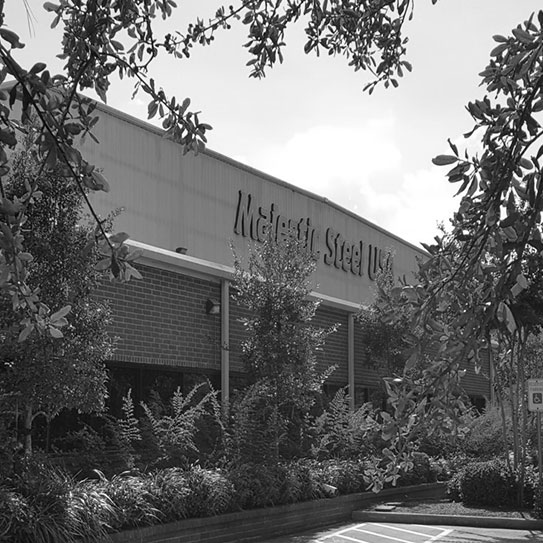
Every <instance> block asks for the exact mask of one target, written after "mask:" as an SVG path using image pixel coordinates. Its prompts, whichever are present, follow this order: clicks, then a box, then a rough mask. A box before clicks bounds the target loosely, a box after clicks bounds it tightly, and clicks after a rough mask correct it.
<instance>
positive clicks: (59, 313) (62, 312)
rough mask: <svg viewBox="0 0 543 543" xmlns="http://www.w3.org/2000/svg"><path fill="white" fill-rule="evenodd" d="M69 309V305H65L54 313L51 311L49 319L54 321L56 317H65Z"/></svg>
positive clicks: (70, 308)
mask: <svg viewBox="0 0 543 543" xmlns="http://www.w3.org/2000/svg"><path fill="white" fill-rule="evenodd" d="M71 310H72V306H71V305H65V306H64V307H62V308H61V309H59V310H58V311H57V312H56V313H53V314H52V315H51V318H50V320H52V321H56V320H58V319H61V318H62V317H65V316H66V315H67V314H68V313H69V312H70V311H71Z"/></svg>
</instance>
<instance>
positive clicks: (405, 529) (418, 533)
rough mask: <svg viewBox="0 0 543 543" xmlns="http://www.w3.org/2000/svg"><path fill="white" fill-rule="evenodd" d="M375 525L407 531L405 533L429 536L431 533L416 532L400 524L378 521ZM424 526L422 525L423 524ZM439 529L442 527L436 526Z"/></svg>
mask: <svg viewBox="0 0 543 543" xmlns="http://www.w3.org/2000/svg"><path fill="white" fill-rule="evenodd" d="M375 526H380V527H381V528H393V529H394V530H398V531H400V532H405V533H408V534H413V535H422V536H428V535H430V534H426V533H424V532H415V531H414V530H408V529H407V528H400V527H399V526H393V525H391V524H378V523H377V522H376V523H375ZM413 526H416V524H414V525H413ZM421 527H422V526H421ZM436 529H437V530H442V528H436Z"/></svg>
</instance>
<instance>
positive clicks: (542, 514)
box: [533, 486, 543, 519]
mask: <svg viewBox="0 0 543 543" xmlns="http://www.w3.org/2000/svg"><path fill="white" fill-rule="evenodd" d="M533 514H534V516H535V517H536V518H541V519H543V487H542V486H538V487H537V488H536V489H535V492H534V506H533Z"/></svg>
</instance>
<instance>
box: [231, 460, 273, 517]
mask: <svg viewBox="0 0 543 543" xmlns="http://www.w3.org/2000/svg"><path fill="white" fill-rule="evenodd" d="M229 475H230V480H231V481H232V483H233V485H234V488H235V492H236V496H237V501H238V504H239V506H240V508H241V509H252V508H256V507H266V506H269V505H277V504H278V503H279V502H280V499H279V496H280V488H279V481H278V477H277V469H276V467H274V466H269V465H266V464H241V465H238V466H234V467H233V468H231V469H230V470H229Z"/></svg>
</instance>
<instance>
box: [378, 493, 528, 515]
mask: <svg viewBox="0 0 543 543" xmlns="http://www.w3.org/2000/svg"><path fill="white" fill-rule="evenodd" d="M380 505H387V506H392V509H391V510H392V512H394V513H420V514H425V515H451V516H471V517H475V516H477V517H508V518H524V519H534V518H535V517H534V516H532V514H531V512H530V510H522V509H521V510H519V509H514V508H505V507H478V506H466V505H463V504H461V503H456V502H452V501H450V500H448V499H446V498H442V499H425V500H409V501H404V502H383V503H381V504H375V505H374V506H372V508H371V509H372V510H374V511H375V510H376V509H377V508H378V507H379V506H380Z"/></svg>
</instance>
